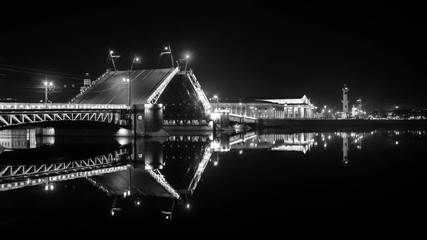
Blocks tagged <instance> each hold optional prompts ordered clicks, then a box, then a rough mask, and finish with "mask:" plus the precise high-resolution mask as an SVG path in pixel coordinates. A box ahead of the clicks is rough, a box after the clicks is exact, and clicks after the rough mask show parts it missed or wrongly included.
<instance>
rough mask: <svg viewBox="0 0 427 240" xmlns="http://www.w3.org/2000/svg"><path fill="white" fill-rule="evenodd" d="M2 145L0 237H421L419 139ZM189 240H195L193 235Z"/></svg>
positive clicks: (33, 136) (4, 141) (320, 136)
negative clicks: (59, 233) (61, 233)
mask: <svg viewBox="0 0 427 240" xmlns="http://www.w3.org/2000/svg"><path fill="white" fill-rule="evenodd" d="M39 132H40V130H35V129H24V130H14V131H12V130H6V131H1V133H0V144H1V145H2V147H0V152H1V153H0V212H1V214H0V229H2V230H3V232H14V231H16V230H18V229H38V230H40V229H46V228H47V229H50V230H51V231H53V230H54V229H59V228H64V227H66V228H67V229H69V230H71V231H72V232H75V231H76V230H72V229H79V230H85V231H91V232H104V233H105V232H107V233H108V232H109V231H110V230H111V229H114V231H119V232H120V231H123V233H124V234H125V233H126V234H127V233H135V232H141V231H142V232H147V231H148V230H150V231H148V232H161V233H172V234H173V235H175V234H177V235H180V234H183V235H187V234H188V235H189V236H192V235H191V234H194V233H195V232H203V233H209V232H217V233H218V232H225V231H227V232H232V233H237V234H251V233H252V232H257V233H278V232H280V233H284V234H287V233H298V234H306V233H346V234H354V233H359V234H360V233H361V234H367V233H372V232H374V233H379V234H381V235H382V234H387V235H393V234H394V233H404V234H406V233H408V234H409V233H423V229H424V228H425V223H426V221H425V219H424V218H425V215H426V213H427V211H426V206H425V203H426V197H425V193H426V192H427V188H426V183H427V181H426V176H427V175H426V170H427V169H426V166H427V164H426V159H425V156H424V152H425V150H426V147H427V145H426V143H427V137H426V133H427V131H425V130H423V129H410V130H405V129H403V130H402V129H400V130H374V131H346V132H310V133H279V132H272V133H268V134H260V133H254V132H249V133H245V134H231V135H230V134H222V135H216V136H214V135H212V134H211V133H206V134H203V133H200V134H196V133H187V134H179V135H178V134H177V135H172V136H171V137H168V138H159V139H157V138H156V139H132V138H114V137H102V138H100V137H66V136H64V137H59V136H56V137H43V136H40V135H39ZM193 236H194V235H193Z"/></svg>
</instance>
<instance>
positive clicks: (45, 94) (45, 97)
mask: <svg viewBox="0 0 427 240" xmlns="http://www.w3.org/2000/svg"><path fill="white" fill-rule="evenodd" d="M48 86H49V88H52V87H53V83H52V82H48V81H45V82H44V102H45V103H47V100H48V99H47V87H48Z"/></svg>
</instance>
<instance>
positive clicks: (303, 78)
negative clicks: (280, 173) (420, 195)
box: [0, 1, 427, 111]
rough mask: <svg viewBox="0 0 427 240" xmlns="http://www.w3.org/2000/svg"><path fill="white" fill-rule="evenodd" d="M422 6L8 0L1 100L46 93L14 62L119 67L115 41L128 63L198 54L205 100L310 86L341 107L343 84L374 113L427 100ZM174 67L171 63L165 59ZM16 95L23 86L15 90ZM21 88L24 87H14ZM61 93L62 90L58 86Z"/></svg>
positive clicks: (72, 70) (291, 92)
mask: <svg viewBox="0 0 427 240" xmlns="http://www.w3.org/2000/svg"><path fill="white" fill-rule="evenodd" d="M421 9H422V8H421V7H417V6H415V5H411V6H410V7H408V6H401V5H397V4H396V5H393V4H388V5H387V6H382V5H362V4H360V5H356V6H354V5H350V4H341V5H332V4H331V5H325V4H298V3H293V4H284V6H281V7H279V5H277V4H273V3H269V4H268V3H267V4H260V3H253V2H249V3H245V4H237V3H233V4H231V3H227V4H222V3H221V2H218V3H216V4H212V5H211V6H206V5H200V4H197V5H195V4H187V5H185V4H182V3H179V4H177V3H175V4H172V5H170V4H145V3H144V4H143V5H142V4H138V2H136V1H135V2H130V3H128V4H114V5H113V4H109V3H105V4H103V5H102V6H86V5H77V4H76V5H70V6H61V5H60V4H35V5H31V4H30V5H27V6H25V7H22V6H5V7H4V14H2V16H0V20H1V21H2V23H3V26H4V29H2V31H3V34H2V38H1V39H0V43H1V44H0V98H4V97H15V98H19V99H43V97H44V95H43V89H42V88H41V87H42V82H43V79H44V76H43V75H42V74H39V75H35V74H28V73H22V72H21V73H17V72H14V71H10V70H11V69H10V68H8V67H4V66H5V65H9V66H17V67H23V68H31V69H39V70H45V71H54V72H60V73H68V74H72V75H67V76H63V77H52V80H53V81H58V82H70V83H71V82H73V83H75V82H78V81H79V80H78V76H81V77H82V78H81V81H80V82H81V84H82V83H83V78H84V74H85V73H86V72H89V73H90V75H91V77H92V78H96V77H98V76H99V75H100V74H102V73H103V72H104V71H105V70H106V69H107V68H109V67H111V66H110V65H109V62H108V61H107V56H108V50H109V49H114V50H115V51H116V52H117V53H118V54H120V55H121V57H120V58H119V59H118V60H117V68H118V69H120V70H126V69H128V68H129V66H130V62H131V59H132V57H133V56H134V55H135V54H138V55H140V56H141V58H142V66H138V68H137V69H141V68H152V67H155V66H156V64H157V57H158V55H159V53H160V51H162V48H163V47H164V46H165V45H167V44H170V45H171V47H172V51H173V53H174V58H175V60H178V59H179V58H184V56H185V55H186V54H188V53H190V55H191V59H190V62H189V63H190V67H191V68H192V69H193V70H194V72H195V74H196V76H197V77H198V80H199V81H200V83H201V85H202V88H203V90H204V91H205V93H206V95H207V96H208V97H212V96H213V95H215V94H217V95H219V97H220V99H224V98H245V97H264V98H268V97H275V98H277V97H283V98H296V97H299V98H300V97H302V96H303V95H306V96H307V97H308V98H310V99H311V102H312V103H313V104H314V105H316V106H323V105H328V106H330V107H331V108H336V109H337V110H339V109H340V108H341V106H342V104H341V98H342V92H341V88H342V86H343V84H345V83H346V84H347V85H348V87H349V89H350V91H349V99H350V103H349V106H350V107H351V106H352V105H353V104H354V105H356V104H357V102H356V101H357V99H358V98H359V97H360V98H361V99H362V104H363V106H365V107H366V108H367V109H368V110H370V111H373V110H375V109H391V108H393V107H394V106H400V107H401V108H426V98H427V96H426V94H424V90H423V88H422V87H421V86H422V85H423V82H424V81H425V80H426V76H425V72H424V66H425V60H424V56H425V53H426V52H427V51H426V50H427V48H426V46H424V42H425V40H426V37H425V36H424V34H423V31H420V30H421V29H422V27H423V23H422V21H421V20H422V13H421ZM162 64H163V66H166V65H165V64H167V63H166V62H162ZM18 92H19V94H18ZM15 94H18V95H15ZM58 94H59V93H58Z"/></svg>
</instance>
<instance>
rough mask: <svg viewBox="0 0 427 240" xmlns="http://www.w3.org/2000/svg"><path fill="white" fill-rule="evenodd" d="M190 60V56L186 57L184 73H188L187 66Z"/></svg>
mask: <svg viewBox="0 0 427 240" xmlns="http://www.w3.org/2000/svg"><path fill="white" fill-rule="evenodd" d="M189 58H190V55H189V54H187V55H185V68H184V72H187V65H188V59H189Z"/></svg>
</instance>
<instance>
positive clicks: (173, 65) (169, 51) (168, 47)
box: [157, 45, 175, 68]
mask: <svg viewBox="0 0 427 240" xmlns="http://www.w3.org/2000/svg"><path fill="white" fill-rule="evenodd" d="M163 54H169V55H170V59H171V64H172V67H173V68H174V67H175V64H174V62H173V55H172V49H171V46H170V45H168V46H165V47H164V50H163V52H161V53H160V55H159V58H158V60H157V64H160V58H161V57H162V55H163Z"/></svg>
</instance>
